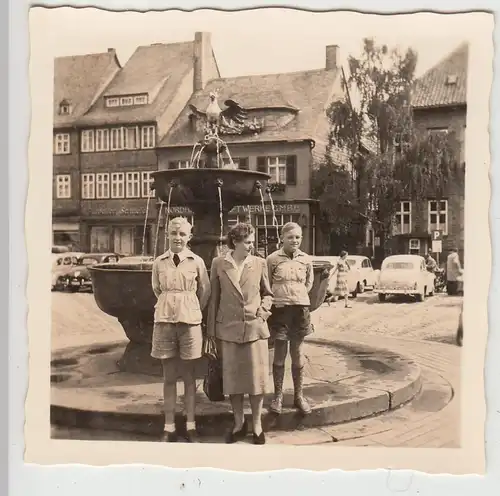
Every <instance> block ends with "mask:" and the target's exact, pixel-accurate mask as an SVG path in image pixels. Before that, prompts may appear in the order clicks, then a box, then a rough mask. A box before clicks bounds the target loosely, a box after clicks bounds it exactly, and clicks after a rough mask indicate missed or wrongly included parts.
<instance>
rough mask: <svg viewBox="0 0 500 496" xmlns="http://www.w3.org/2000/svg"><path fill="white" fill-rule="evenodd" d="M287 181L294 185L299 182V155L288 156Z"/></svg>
mask: <svg viewBox="0 0 500 496" xmlns="http://www.w3.org/2000/svg"><path fill="white" fill-rule="evenodd" d="M286 183H287V184H289V185H292V186H295V185H296V184H297V157H296V156H295V155H288V156H287V157H286Z"/></svg>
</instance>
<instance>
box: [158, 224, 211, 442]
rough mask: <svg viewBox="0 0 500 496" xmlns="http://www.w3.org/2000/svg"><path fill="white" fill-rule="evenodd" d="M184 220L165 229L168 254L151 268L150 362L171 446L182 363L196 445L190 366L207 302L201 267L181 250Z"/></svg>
mask: <svg viewBox="0 0 500 496" xmlns="http://www.w3.org/2000/svg"><path fill="white" fill-rule="evenodd" d="M191 230H192V226H191V224H190V223H189V222H188V220H187V219H185V218H183V217H176V218H175V219H172V220H171V221H170V222H169V224H168V241H169V249H168V250H167V251H166V252H165V253H164V254H163V255H160V256H159V257H158V258H157V259H156V260H155V261H154V263H153V275H152V285H153V291H154V293H155V295H156V297H157V298H158V302H157V303H156V305H155V314H154V327H153V340H152V350H151V356H152V357H153V358H157V359H159V360H161V362H162V366H163V398H164V409H165V428H164V434H163V440H164V441H167V442H176V441H178V440H179V437H180V436H179V435H178V433H177V431H176V429H175V405H176V402H177V377H178V363H179V362H178V359H179V358H180V359H181V360H182V361H183V366H182V372H183V379H184V405H185V410H186V417H187V423H186V432H185V433H184V434H183V436H182V437H184V438H185V440H186V441H187V442H195V441H196V424H195V394H196V378H195V367H194V364H195V360H196V359H197V358H200V357H201V355H202V345H203V337H202V330H201V321H202V311H203V309H204V308H205V306H206V304H207V302H208V299H209V297H210V280H209V277H208V272H207V269H206V267H205V263H204V262H203V260H202V259H201V258H200V257H199V256H198V255H195V254H194V253H193V252H192V251H191V250H189V249H188V248H187V244H188V242H189V240H190V239H191V237H192V234H191Z"/></svg>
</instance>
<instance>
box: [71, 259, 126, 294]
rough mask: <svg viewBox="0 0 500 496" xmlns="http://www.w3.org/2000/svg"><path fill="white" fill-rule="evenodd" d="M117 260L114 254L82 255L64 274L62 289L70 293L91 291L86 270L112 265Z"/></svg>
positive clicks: (90, 283) (88, 274) (89, 279)
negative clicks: (96, 266) (106, 264)
mask: <svg viewBox="0 0 500 496" xmlns="http://www.w3.org/2000/svg"><path fill="white" fill-rule="evenodd" d="M118 259H119V255H117V254H116V253H84V254H82V255H81V256H80V257H79V258H78V260H77V263H76V264H75V265H73V266H72V267H71V269H70V270H69V271H68V272H67V273H66V274H65V276H64V278H63V287H64V288H65V289H68V290H69V291H71V292H76V291H80V290H82V289H83V290H87V291H92V280H91V278H90V271H89V269H88V267H89V266H91V265H96V264H101V263H114V262H117V261H118Z"/></svg>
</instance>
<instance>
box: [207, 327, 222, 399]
mask: <svg viewBox="0 0 500 496" xmlns="http://www.w3.org/2000/svg"><path fill="white" fill-rule="evenodd" d="M203 355H204V356H206V357H207V359H208V370H207V374H206V375H205V379H204V380H203V392H204V393H205V394H206V396H207V398H208V399H209V400H210V401H214V402H216V401H224V400H225V399H226V398H225V396H224V390H223V388H222V361H221V359H220V357H219V354H218V352H217V346H216V344H215V340H214V339H213V338H211V337H208V336H207V337H205V338H204V340H203Z"/></svg>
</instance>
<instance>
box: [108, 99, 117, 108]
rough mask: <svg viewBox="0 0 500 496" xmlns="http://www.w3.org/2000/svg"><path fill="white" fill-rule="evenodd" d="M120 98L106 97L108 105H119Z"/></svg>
mask: <svg viewBox="0 0 500 496" xmlns="http://www.w3.org/2000/svg"><path fill="white" fill-rule="evenodd" d="M119 105H120V100H118V98H106V107H118V106H119Z"/></svg>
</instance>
